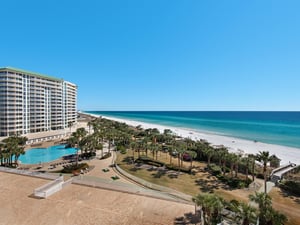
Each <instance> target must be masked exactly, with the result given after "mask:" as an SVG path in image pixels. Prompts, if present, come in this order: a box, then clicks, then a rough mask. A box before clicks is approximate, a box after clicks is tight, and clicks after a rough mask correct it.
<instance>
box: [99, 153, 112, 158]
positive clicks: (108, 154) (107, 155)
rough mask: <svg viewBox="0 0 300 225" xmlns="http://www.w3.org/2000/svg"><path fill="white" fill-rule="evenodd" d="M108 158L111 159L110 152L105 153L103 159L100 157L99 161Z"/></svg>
mask: <svg viewBox="0 0 300 225" xmlns="http://www.w3.org/2000/svg"><path fill="white" fill-rule="evenodd" d="M109 157H111V153H110V152H108V153H106V154H105V155H104V156H103V157H101V158H100V159H107V158H109Z"/></svg>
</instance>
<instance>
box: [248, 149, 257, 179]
mask: <svg viewBox="0 0 300 225" xmlns="http://www.w3.org/2000/svg"><path fill="white" fill-rule="evenodd" d="M248 158H249V161H250V165H251V175H252V181H254V179H255V159H256V156H255V155H253V154H249V155H248Z"/></svg>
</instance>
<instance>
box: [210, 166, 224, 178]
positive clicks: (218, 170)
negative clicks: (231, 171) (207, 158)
mask: <svg viewBox="0 0 300 225" xmlns="http://www.w3.org/2000/svg"><path fill="white" fill-rule="evenodd" d="M208 168H209V169H210V170H211V172H212V175H214V176H217V175H220V174H221V173H222V170H221V168H220V167H219V166H217V165H215V164H211V165H210V166H209V167H208Z"/></svg>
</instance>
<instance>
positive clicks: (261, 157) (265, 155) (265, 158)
mask: <svg viewBox="0 0 300 225" xmlns="http://www.w3.org/2000/svg"><path fill="white" fill-rule="evenodd" d="M256 159H257V161H259V162H261V163H263V171H264V183H265V193H267V164H268V162H270V161H271V159H272V158H271V156H270V153H269V152H268V151H263V152H261V151H260V152H259V153H258V154H257V155H256Z"/></svg>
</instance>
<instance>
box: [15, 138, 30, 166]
mask: <svg viewBox="0 0 300 225" xmlns="http://www.w3.org/2000/svg"><path fill="white" fill-rule="evenodd" d="M15 138H16V142H17V143H18V147H17V149H16V151H15V164H16V165H18V160H19V157H20V156H21V155H24V154H25V145H26V142H27V141H28V138H27V137H20V136H16V137H15Z"/></svg>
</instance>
